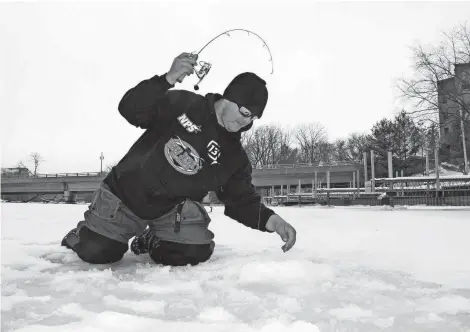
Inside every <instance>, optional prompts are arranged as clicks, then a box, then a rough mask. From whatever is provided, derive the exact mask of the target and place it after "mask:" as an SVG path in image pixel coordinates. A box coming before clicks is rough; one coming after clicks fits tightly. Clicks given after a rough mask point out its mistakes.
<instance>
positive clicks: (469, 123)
mask: <svg viewBox="0 0 470 332" xmlns="http://www.w3.org/2000/svg"><path fill="white" fill-rule="evenodd" d="M438 107H439V122H440V126H439V127H440V158H441V161H445V162H450V163H454V164H458V165H462V166H463V165H464V160H465V159H464V154H465V151H464V145H463V138H462V134H464V136H465V146H466V154H467V160H468V154H469V153H470V63H463V64H456V65H455V67H454V76H453V77H450V78H448V79H445V80H442V81H438Z"/></svg>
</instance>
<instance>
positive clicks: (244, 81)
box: [223, 73, 268, 118]
mask: <svg viewBox="0 0 470 332" xmlns="http://www.w3.org/2000/svg"><path fill="white" fill-rule="evenodd" d="M223 97H224V98H225V99H227V100H230V101H231V102H234V103H235V104H237V105H238V107H242V106H244V107H245V108H246V109H248V110H249V111H250V112H251V114H252V115H256V116H258V118H261V116H262V115H263V111H264V109H265V107H266V104H267V103H268V89H267V88H266V82H265V81H264V80H263V79H262V78H260V77H259V76H258V75H256V74H254V73H242V74H240V75H238V76H236V77H235V78H234V79H233V80H232V82H230V84H229V85H228V86H227V88H226V89H225V91H224V94H223Z"/></svg>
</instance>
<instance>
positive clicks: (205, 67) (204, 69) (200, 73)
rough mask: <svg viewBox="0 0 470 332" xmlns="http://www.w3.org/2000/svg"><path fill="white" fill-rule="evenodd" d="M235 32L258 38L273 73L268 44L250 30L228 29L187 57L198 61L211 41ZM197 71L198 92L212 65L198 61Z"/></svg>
mask: <svg viewBox="0 0 470 332" xmlns="http://www.w3.org/2000/svg"><path fill="white" fill-rule="evenodd" d="M235 31H244V32H246V33H248V36H250V35H254V36H256V37H258V38H259V39H260V40H261V41H262V42H263V47H265V48H266V49H267V50H268V52H269V62H271V74H273V73H274V63H273V57H272V54H271V50H270V49H269V47H268V44H267V43H266V42H265V41H264V39H263V38H262V37H261V36H259V35H258V34H257V33H255V32H253V31H250V30H247V29H230V30H226V31H224V32H222V33H220V34H218V35H217V36H215V37H214V38H212V39H211V40H209V41H208V42H207V43H206V44H205V45H204V46H203V47H202V48H201V49H200V50H199V52H197V53H195V52H193V53H191V54H190V55H189V57H190V58H196V59H198V58H199V54H200V53H201V52H202V51H203V50H204V49H205V48H206V47H207V46H209V45H210V44H211V43H212V42H213V41H215V40H216V39H218V38H220V37H221V36H224V35H227V36H228V37H230V33H231V32H235ZM199 66H200V67H199V69H196V71H195V73H196V76H197V77H198V78H199V81H198V82H197V83H196V84H195V85H194V90H196V91H197V90H199V84H200V83H201V82H202V80H203V79H204V78H205V77H206V76H207V74H209V71H210V70H211V68H212V64H211V63H209V62H207V61H199ZM185 76H186V74H183V75H181V76H180V77H179V79H178V82H180V83H181V82H182V81H183V78H184V77H185Z"/></svg>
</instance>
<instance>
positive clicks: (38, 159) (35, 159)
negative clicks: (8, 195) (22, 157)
mask: <svg viewBox="0 0 470 332" xmlns="http://www.w3.org/2000/svg"><path fill="white" fill-rule="evenodd" d="M29 160H31V162H32V163H33V167H34V168H33V172H32V173H33V176H37V174H38V169H39V166H40V165H41V163H42V162H43V161H44V158H42V156H41V155H40V154H39V153H37V152H32V153H31V154H30V155H29Z"/></svg>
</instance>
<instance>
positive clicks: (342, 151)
mask: <svg viewBox="0 0 470 332" xmlns="http://www.w3.org/2000/svg"><path fill="white" fill-rule="evenodd" d="M437 137H438V132H437V130H436V128H435V127H433V126H432V125H431V126H426V125H425V124H423V123H417V122H416V121H414V120H413V118H412V117H411V116H409V115H408V114H407V113H406V112H405V111H404V110H402V111H401V112H400V113H399V114H397V115H396V116H395V117H394V118H393V119H385V118H384V119H382V120H380V121H378V122H377V123H375V124H374V125H373V127H372V129H371V130H370V132H369V133H352V134H350V135H349V136H347V137H346V138H341V139H336V140H329V139H328V136H327V133H326V129H325V127H323V126H322V125H321V124H319V123H316V122H314V123H308V124H302V125H299V126H296V127H294V128H293V129H286V128H283V127H281V126H278V125H262V126H257V127H256V126H255V127H254V128H253V129H252V130H250V131H247V132H245V133H244V134H243V135H242V144H243V147H244V148H245V150H246V152H247V155H248V158H249V159H250V161H251V163H252V165H253V167H255V168H256V167H261V166H270V165H271V166H275V165H282V164H313V165H321V164H325V165H326V164H330V165H331V164H339V163H362V162H363V154H364V152H366V153H367V156H368V165H370V151H371V150H374V154H375V166H376V167H375V168H376V176H387V174H388V173H387V172H388V171H387V154H388V151H390V152H392V157H393V164H394V169H395V170H397V171H402V170H403V171H404V174H407V175H410V172H422V171H423V167H424V158H425V153H426V151H429V150H430V151H432V150H433V149H434V147H435V146H436V144H437ZM421 166H422V167H421ZM369 167H370V166H369Z"/></svg>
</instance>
